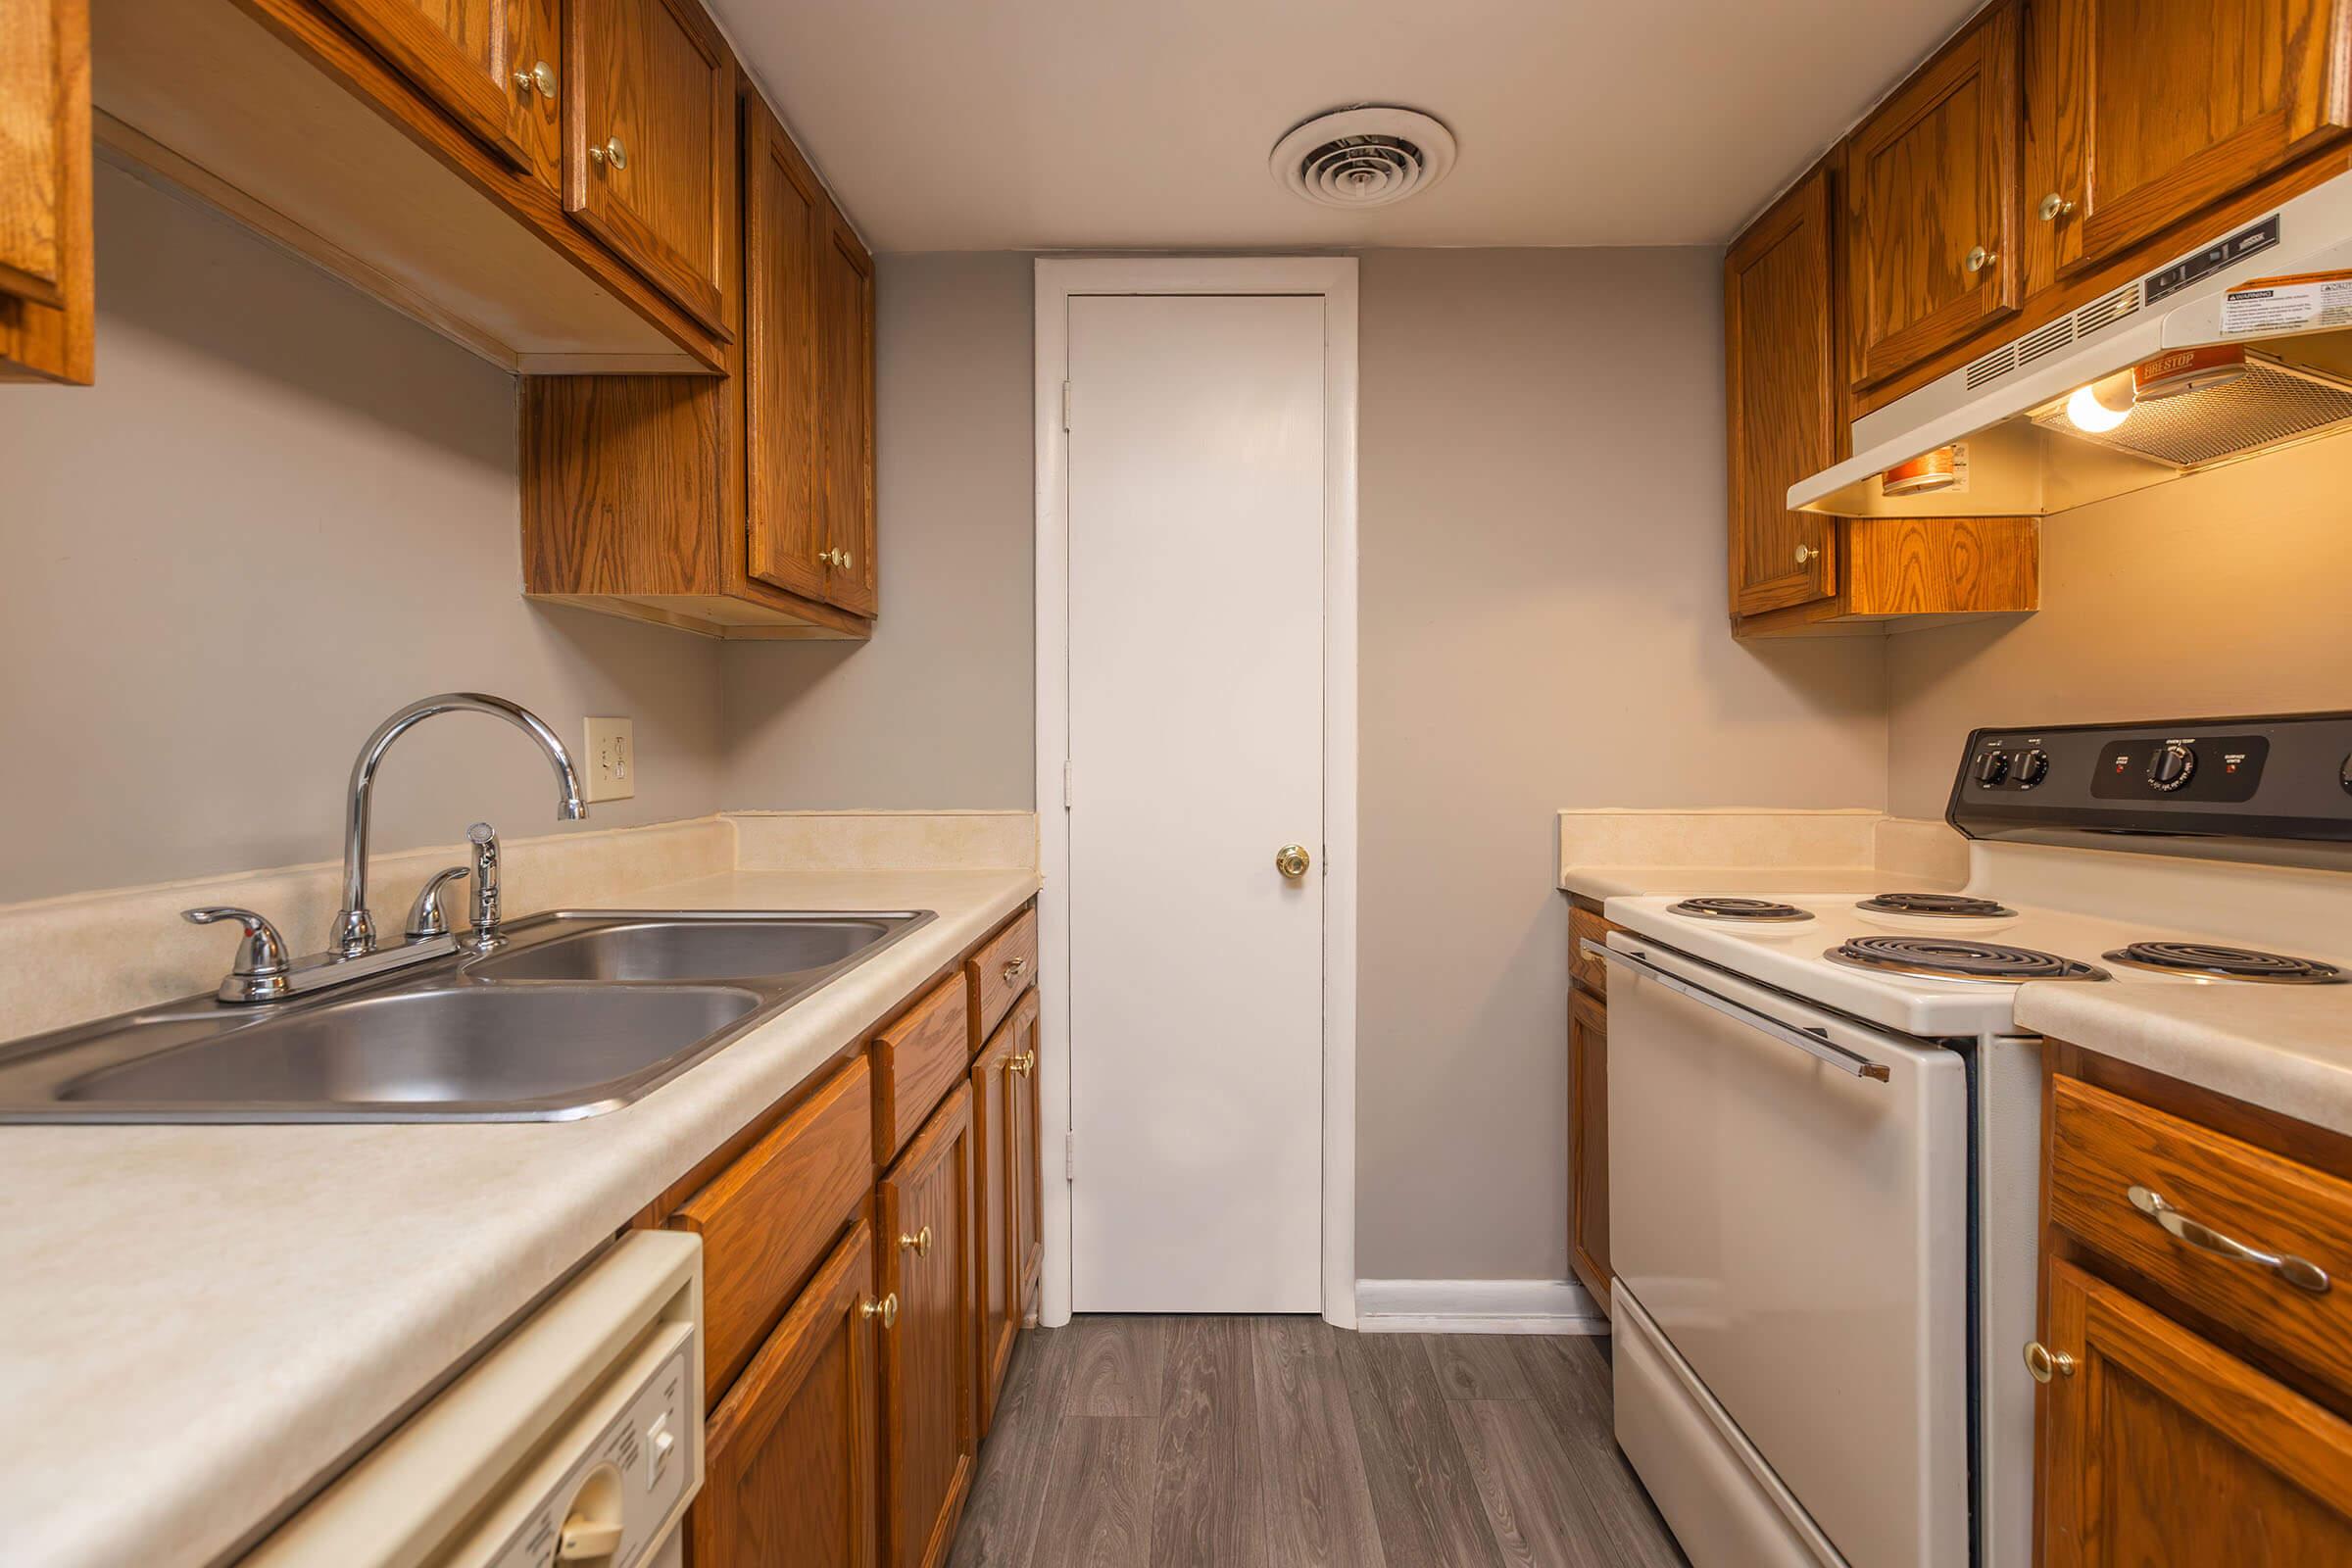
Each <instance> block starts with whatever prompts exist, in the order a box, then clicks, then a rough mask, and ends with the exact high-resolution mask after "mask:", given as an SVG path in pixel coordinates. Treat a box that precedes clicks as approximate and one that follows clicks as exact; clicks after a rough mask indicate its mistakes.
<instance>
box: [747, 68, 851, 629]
mask: <svg viewBox="0 0 2352 1568" xmlns="http://www.w3.org/2000/svg"><path fill="white" fill-rule="evenodd" d="M743 194H744V202H743V215H744V273H743V288H744V309H743V332H744V339H743V368H744V436H745V441H746V443H747V451H748V455H749V465H748V466H749V473H748V475H747V479H746V485H745V502H746V507H747V517H746V525H747V528H748V530H749V531H748V534H747V538H748V549H749V552H750V569H751V573H752V575H753V576H755V577H758V578H760V580H761V581H763V582H769V583H773V584H775V585H776V586H777V587H779V588H782V589H785V590H787V591H788V592H791V593H796V594H806V595H807V596H809V598H811V599H822V598H824V597H825V584H826V568H827V565H828V562H827V560H826V556H825V552H826V549H827V544H826V539H825V519H824V512H823V500H822V497H823V482H822V481H823V476H822V475H821V474H820V473H819V471H818V462H819V455H820V452H821V450H822V446H821V443H822V433H821V432H822V421H823V417H824V414H825V409H824V406H823V402H822V393H821V391H820V377H819V375H818V373H817V370H818V364H817V356H818V335H819V334H818V331H817V278H818V259H819V257H820V256H821V255H822V253H823V250H824V248H825V247H826V246H828V245H830V244H831V243H832V240H831V235H830V227H831V218H830V213H829V204H828V203H827V202H826V200H825V193H824V191H823V189H822V188H820V187H819V186H818V184H817V181H816V175H815V173H814V172H811V171H810V170H809V165H808V164H807V163H806V162H805V161H804V160H803V159H802V157H801V154H800V150H799V149H798V148H796V147H794V146H793V144H792V140H791V138H790V137H788V136H786V135H785V134H784V127H783V126H782V125H780V124H778V123H776V117H775V116H774V114H773V113H771V112H770V111H769V110H768V108H767V106H766V105H765V104H763V103H761V102H760V100H759V99H758V98H757V97H752V98H749V99H747V100H746V101H745V104H744V134H743Z"/></svg>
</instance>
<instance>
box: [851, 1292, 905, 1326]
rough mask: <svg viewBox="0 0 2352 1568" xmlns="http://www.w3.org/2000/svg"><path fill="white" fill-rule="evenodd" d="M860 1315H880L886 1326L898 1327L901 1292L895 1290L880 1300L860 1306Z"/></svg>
mask: <svg viewBox="0 0 2352 1568" xmlns="http://www.w3.org/2000/svg"><path fill="white" fill-rule="evenodd" d="M858 1316H860V1317H864V1318H877V1317H878V1318H880V1319H881V1320H882V1326H883V1327H884V1328H886V1329H895V1328H897V1327H898V1326H899V1293H898V1292H896V1291H893V1292H891V1293H890V1294H889V1295H888V1296H885V1297H884V1298H882V1299H880V1300H879V1301H867V1302H866V1303H864V1304H863V1305H862V1306H860V1307H858Z"/></svg>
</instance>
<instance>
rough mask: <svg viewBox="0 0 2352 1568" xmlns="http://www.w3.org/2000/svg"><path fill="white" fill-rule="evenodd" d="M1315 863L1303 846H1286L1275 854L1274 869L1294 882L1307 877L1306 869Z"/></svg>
mask: <svg viewBox="0 0 2352 1568" xmlns="http://www.w3.org/2000/svg"><path fill="white" fill-rule="evenodd" d="M1313 863H1314V861H1313V859H1312V858H1310V857H1309V856H1308V855H1307V853H1306V846H1305V845H1303V844H1285V845H1284V846H1283V847H1282V848H1281V849H1279V850H1276V851H1275V852H1274V869H1275V870H1277V871H1280V872H1281V873H1282V874H1283V875H1284V876H1287V877H1289V878H1290V879H1291V880H1292V881H1294V882H1296V881H1297V880H1298V879H1299V878H1300V877H1302V876H1304V875H1306V868H1307V867H1308V866H1309V865H1312V864H1313Z"/></svg>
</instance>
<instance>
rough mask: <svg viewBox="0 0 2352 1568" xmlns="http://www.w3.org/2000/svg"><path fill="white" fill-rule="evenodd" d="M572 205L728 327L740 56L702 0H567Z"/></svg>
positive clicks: (663, 283) (725, 332) (567, 187)
mask: <svg viewBox="0 0 2352 1568" xmlns="http://www.w3.org/2000/svg"><path fill="white" fill-rule="evenodd" d="M564 69H565V70H566V71H567V72H568V73H569V76H570V80H569V82H568V84H567V86H566V88H565V90H564V207H565V208H566V209H567V210H569V211H570V212H572V213H573V214H575V215H576V216H577V217H578V219H579V221H581V222H582V223H584V224H586V225H587V226H588V228H589V229H590V230H591V231H593V232H594V233H595V234H596V235H597V236H598V237H599V238H601V239H602V240H604V242H605V243H606V244H608V245H610V246H612V247H613V249H614V250H615V251H618V252H619V253H620V254H621V255H622V256H623V257H625V258H627V260H628V262H629V264H630V265H631V266H632V267H635V268H636V269H637V270H639V271H640V272H643V273H644V274H645V275H646V277H647V278H648V279H650V280H651V281H652V282H653V283H654V284H655V286H656V287H658V288H660V289H661V290H662V292H663V293H665V294H667V295H668V296H669V297H670V298H672V299H674V300H676V301H677V302H678V304H679V305H681V306H683V307H684V308H685V309H686V310H687V311H688V312H689V313H691V314H692V315H693V316H694V318H695V319H697V320H699V321H701V322H702V323H703V324H704V325H705V326H708V327H710V328H711V330H712V331H714V332H717V333H718V334H719V335H720V336H722V337H732V336H733V335H734V328H733V326H732V324H731V323H730V322H729V320H728V319H727V318H728V313H727V310H726V287H727V275H726V274H727V247H728V244H729V240H730V236H731V235H732V234H733V232H734V229H733V222H732V213H731V209H732V208H733V206H734V202H735V61H734V57H733V56H731V55H729V54H728V53H727V48H726V45H725V43H724V42H723V41H722V40H721V39H720V38H719V35H718V31H717V29H716V28H715V27H713V26H712V25H711V19H710V18H709V17H707V16H705V15H704V14H703V9H702V7H701V6H699V5H698V4H696V3H695V0H564Z"/></svg>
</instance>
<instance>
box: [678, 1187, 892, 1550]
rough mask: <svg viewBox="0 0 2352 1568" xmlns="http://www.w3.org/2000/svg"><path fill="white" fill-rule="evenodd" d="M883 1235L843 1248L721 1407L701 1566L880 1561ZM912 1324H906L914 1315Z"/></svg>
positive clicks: (714, 1421) (866, 1230)
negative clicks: (878, 1373)
mask: <svg viewBox="0 0 2352 1568" xmlns="http://www.w3.org/2000/svg"><path fill="white" fill-rule="evenodd" d="M882 1317H883V1313H882V1309H881V1302H880V1301H879V1300H878V1299H877V1298H876V1296H875V1293H874V1233H873V1228H872V1227H871V1226H870V1225H868V1224H866V1223H865V1221H863V1220H862V1219H861V1220H859V1221H858V1223H857V1224H856V1225H854V1226H853V1227H851V1229H850V1232H849V1234H848V1235H847V1236H846V1237H844V1238H843V1239H842V1242H841V1244H840V1245H839V1246H838V1247H836V1248H834V1250H833V1252H832V1254H831V1256H829V1257H828V1258H827V1259H826V1260H825V1262H824V1265H823V1266H822V1267H821V1268H819V1269H818V1270H817V1273H816V1276H815V1278H814V1279H812V1280H810V1281H809V1285H808V1287H807V1289H805V1290H804V1291H802V1293H801V1295H800V1297H799V1298H798V1299H796V1300H795V1301H794V1302H793V1304H792V1307H791V1309H790V1310H788V1311H787V1312H786V1313H785V1315H784V1320H783V1321H782V1322H781V1323H779V1324H778V1325H777V1326H776V1330H775V1332H774V1333H773V1334H771V1335H769V1336H768V1338H767V1341H766V1343H765V1344H764V1345H762V1346H761V1347H760V1351H759V1353H758V1354H757V1355H755V1356H754V1357H753V1358H752V1363H751V1365H750V1367H749V1368H748V1369H747V1370H746V1371H745V1372H744V1374H743V1376H742V1378H741V1379H740V1380H738V1381H737V1383H736V1384H735V1387H734V1389H733V1390H732V1391H731V1392H730V1393H729V1394H728V1395H727V1397H726V1398H725V1399H723V1400H721V1401H720V1403H719V1405H718V1408H717V1409H716V1410H715V1411H713V1412H712V1413H711V1419H710V1424H709V1427H708V1429H707V1435H708V1443H707V1446H706V1450H705V1477H704V1481H703V1491H702V1495H700V1496H699V1497H697V1498H696V1499H695V1503H694V1510H693V1513H692V1515H691V1524H690V1527H689V1532H688V1540H687V1545H688V1549H689V1553H690V1557H691V1561H692V1564H693V1568H875V1565H876V1564H878V1563H879V1562H880V1561H881V1558H880V1556H879V1555H878V1545H877V1533H878V1527H879V1524H880V1515H879V1512H878V1510H877V1506H876V1498H877V1493H878V1479H879V1478H878V1468H879V1466H878V1459H879V1455H880V1452H881V1447H880V1445H879V1444H878V1443H877V1442H876V1433H875V1425H876V1414H877V1406H876V1403H875V1397H876V1395H875V1385H876V1379H875V1363H876V1360H877V1356H876V1337H877V1336H878V1335H884V1334H887V1333H889V1332H890V1331H889V1330H886V1329H884V1328H883V1327H882ZM900 1322H901V1324H902V1326H903V1324H904V1322H905V1319H904V1317H903V1316H902V1317H901V1319H900Z"/></svg>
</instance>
